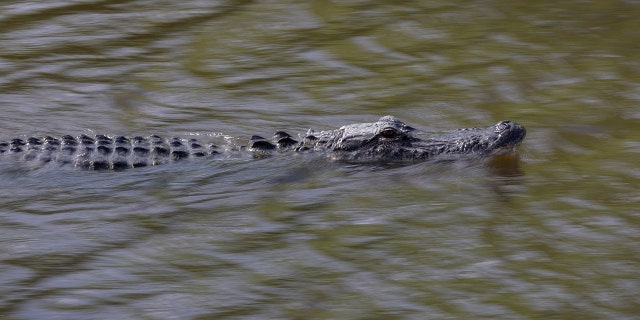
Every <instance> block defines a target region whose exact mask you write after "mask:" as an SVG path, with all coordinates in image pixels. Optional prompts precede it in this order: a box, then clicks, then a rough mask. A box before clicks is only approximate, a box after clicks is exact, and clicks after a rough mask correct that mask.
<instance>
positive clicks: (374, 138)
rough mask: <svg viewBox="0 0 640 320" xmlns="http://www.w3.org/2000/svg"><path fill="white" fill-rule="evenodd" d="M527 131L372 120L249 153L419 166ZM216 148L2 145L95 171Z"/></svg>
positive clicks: (81, 141)
mask: <svg viewBox="0 0 640 320" xmlns="http://www.w3.org/2000/svg"><path fill="white" fill-rule="evenodd" d="M525 135H526V130H525V129H524V127H523V126H521V125H519V124H517V123H515V122H511V121H506V120H505V121H500V122H498V123H497V124H495V125H493V126H490V127H488V128H484V129H483V128H466V129H456V130H451V131H447V132H444V133H441V134H438V135H426V134H425V133H424V132H422V131H420V130H416V129H414V128H413V127H410V126H409V125H407V124H405V123H404V122H402V121H400V120H398V119H397V118H395V117H393V116H384V117H382V118H380V119H378V121H376V122H372V123H358V124H350V125H345V126H343V127H340V128H339V129H335V130H328V131H319V132H315V131H312V130H309V132H307V133H306V134H305V135H301V136H300V138H299V140H295V139H294V138H293V137H292V136H291V135H289V134H288V133H286V132H284V131H278V132H276V133H275V134H274V137H273V140H272V141H268V140H267V139H265V138H262V137H259V136H252V137H251V139H250V140H249V144H248V145H247V146H246V147H240V148H238V149H246V150H248V151H249V152H251V153H252V154H253V155H254V156H256V157H265V156H269V155H270V154H273V153H277V152H299V153H319V154H322V155H324V156H326V157H328V158H330V159H332V160H337V161H346V162H386V163H404V162H418V161H425V160H429V159H438V158H446V159H453V158H469V157H490V156H494V155H500V154H508V153H514V152H516V150H517V148H518V147H519V146H520V144H521V143H522V141H523V140H524V137H525ZM227 152H233V151H228V150H222V149H221V148H219V147H218V146H216V145H213V144H207V143H203V142H201V141H198V140H196V139H183V138H169V139H165V138H162V137H159V136H156V135H152V136H149V137H141V136H134V137H125V136H106V135H96V136H94V137H90V136H87V135H81V136H79V137H74V136H70V135H65V136H62V137H59V138H55V137H51V136H45V137H30V138H27V139H20V138H16V139H13V140H10V141H9V142H6V141H0V156H2V157H15V158H18V159H20V160H24V161H37V162H38V163H42V164H46V163H57V164H60V165H72V166H76V167H81V168H86V169H93V170H110V169H111V170H121V169H127V168H137V167H146V166H154V165H159V164H164V163H168V162H172V161H179V160H183V159H189V158H224V157H226V156H228V155H225V154H224V153H227Z"/></svg>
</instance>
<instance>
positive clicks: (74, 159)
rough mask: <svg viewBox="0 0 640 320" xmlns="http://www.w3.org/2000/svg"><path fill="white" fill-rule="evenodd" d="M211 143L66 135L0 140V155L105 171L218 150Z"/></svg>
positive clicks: (211, 153)
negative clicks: (8, 140)
mask: <svg viewBox="0 0 640 320" xmlns="http://www.w3.org/2000/svg"><path fill="white" fill-rule="evenodd" d="M216 149H217V147H216V146H214V145H205V144H203V143H201V142H199V141H198V140H196V139H182V138H170V139H164V138H162V137H160V136H157V135H152V136H149V137H141V136H135V137H124V136H114V137H109V136H105V135H96V136H95V137H90V136H88V135H84V134H83V135H81V136H79V137H73V136H70V135H65V136H62V137H59V138H54V137H51V136H45V137H42V138H36V137H31V138H28V139H13V140H11V141H10V142H5V141H2V142H0V154H1V155H11V156H14V157H17V158H20V159H24V160H35V161H39V162H41V163H49V162H55V163H59V164H71V165H73V166H77V167H82V168H87V169H95V170H106V169H114V170H118V169H126V168H136V167H145V166H153V165H158V164H163V163H167V162H169V161H175V160H181V159H186V158H201V157H206V156H210V155H215V154H217V153H218V151H217V150H216Z"/></svg>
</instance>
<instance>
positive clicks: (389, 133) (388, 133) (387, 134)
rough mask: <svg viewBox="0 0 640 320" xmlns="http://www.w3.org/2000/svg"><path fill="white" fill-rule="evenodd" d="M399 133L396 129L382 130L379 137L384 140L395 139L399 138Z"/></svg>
mask: <svg viewBox="0 0 640 320" xmlns="http://www.w3.org/2000/svg"><path fill="white" fill-rule="evenodd" d="M400 134H401V133H400V131H398V129H396V128H391V127H389V128H384V129H382V130H381V131H380V136H381V137H383V138H385V139H394V138H397V137H398V136H400Z"/></svg>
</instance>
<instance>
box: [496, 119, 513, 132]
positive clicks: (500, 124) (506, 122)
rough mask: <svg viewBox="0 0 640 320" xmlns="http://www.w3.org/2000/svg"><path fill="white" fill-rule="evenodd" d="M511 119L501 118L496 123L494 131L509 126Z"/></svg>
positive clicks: (502, 129) (505, 128) (503, 129)
mask: <svg viewBox="0 0 640 320" xmlns="http://www.w3.org/2000/svg"><path fill="white" fill-rule="evenodd" d="M511 123H512V122H511V121H509V120H502V121H500V122H498V123H497V124H496V132H502V131H505V130H508V129H509V128H511Z"/></svg>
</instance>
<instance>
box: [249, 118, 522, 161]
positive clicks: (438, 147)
mask: <svg viewBox="0 0 640 320" xmlns="http://www.w3.org/2000/svg"><path fill="white" fill-rule="evenodd" d="M525 135H526V130H525V129H524V127H523V126H521V125H519V124H517V123H515V122H511V121H500V122H498V123H497V124H495V125H493V126H491V127H488V128H486V129H481V128H467V129H457V130H452V131H447V132H444V133H442V134H439V135H426V134H425V133H424V132H422V131H419V130H416V129H414V128H413V127H410V126H408V125H407V124H405V123H404V122H402V121H400V120H398V119H397V118H395V117H392V116H384V117H382V118H380V119H379V120H378V121H376V122H372V123H359V124H350V125H346V126H343V127H341V128H339V129H336V130H329V131H321V132H314V131H311V130H310V131H309V132H308V133H307V135H306V136H304V137H303V138H302V141H301V142H297V141H295V140H293V139H292V138H291V136H289V135H288V134H286V133H284V132H278V133H276V136H275V137H274V140H275V141H276V145H270V144H265V141H264V140H262V139H257V140H255V141H252V144H251V147H252V149H253V150H256V149H261V150H266V149H280V150H290V149H294V150H296V151H301V152H303V151H324V152H327V153H328V154H329V156H330V157H331V159H334V160H342V161H353V162H371V161H382V162H407V161H420V160H427V159H432V158H435V157H438V158H442V157H447V156H448V157H460V156H471V157H478V156H480V157H482V156H493V155H500V154H508V153H513V152H515V151H516V150H517V148H518V146H519V145H520V143H521V142H522V140H523V139H524V137H525ZM258 138H259V137H258Z"/></svg>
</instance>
